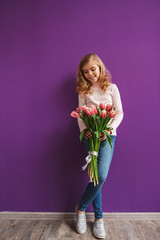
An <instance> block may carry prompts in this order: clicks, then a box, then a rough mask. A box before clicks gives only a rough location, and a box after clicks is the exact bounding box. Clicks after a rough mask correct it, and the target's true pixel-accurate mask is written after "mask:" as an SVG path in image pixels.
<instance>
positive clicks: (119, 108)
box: [110, 84, 124, 129]
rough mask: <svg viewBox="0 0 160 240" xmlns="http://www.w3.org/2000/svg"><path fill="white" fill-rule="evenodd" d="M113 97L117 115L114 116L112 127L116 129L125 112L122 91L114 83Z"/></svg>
mask: <svg viewBox="0 0 160 240" xmlns="http://www.w3.org/2000/svg"><path fill="white" fill-rule="evenodd" d="M112 99H113V107H114V108H115V112H116V115H115V117H114V118H113V121H112V123H111V124H110V127H112V128H113V129H116V128H117V127H118V126H119V124H120V123H121V121H122V119H123V115H124V113H123V108H122V102H121V97H120V93H119V90H118V88H117V86H116V85H115V84H114V88H113V95H112Z"/></svg>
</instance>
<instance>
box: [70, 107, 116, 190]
mask: <svg viewBox="0 0 160 240" xmlns="http://www.w3.org/2000/svg"><path fill="white" fill-rule="evenodd" d="M71 116H72V117H74V118H80V119H82V121H83V122H84V124H85V125H86V128H85V129H84V130H83V131H82V132H81V133H80V141H82V138H83V136H84V133H85V131H86V130H87V129H88V130H90V132H91V134H92V137H91V138H90V139H89V146H90V151H89V155H88V156H87V157H86V165H85V166H83V167H82V169H83V170H85V169H86V167H87V166H88V164H89V166H88V175H89V178H90V182H94V186H95V185H96V184H98V168H97V157H98V152H99V147H100V137H101V134H100V132H102V133H104V134H105V135H106V143H107V141H108V142H109V144H110V146H111V147H112V139H111V137H110V135H109V134H108V132H107V130H112V128H111V127H108V126H107V124H108V122H109V121H110V120H111V118H113V117H114V116H115V109H114V108H113V107H112V106H111V105H109V104H108V105H107V106H105V104H103V103H100V104H99V106H98V107H95V106H93V105H91V106H90V107H87V106H86V105H83V106H79V107H78V108H77V110H76V111H73V112H72V113H71Z"/></svg>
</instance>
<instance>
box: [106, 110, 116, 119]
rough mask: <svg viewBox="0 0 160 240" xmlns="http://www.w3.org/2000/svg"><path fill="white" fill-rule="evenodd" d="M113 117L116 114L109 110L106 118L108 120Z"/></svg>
mask: <svg viewBox="0 0 160 240" xmlns="http://www.w3.org/2000/svg"><path fill="white" fill-rule="evenodd" d="M115 115H116V113H115V111H114V110H111V111H109V112H108V116H109V117H110V118H114V116H115Z"/></svg>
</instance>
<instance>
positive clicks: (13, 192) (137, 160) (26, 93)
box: [0, 0, 160, 212]
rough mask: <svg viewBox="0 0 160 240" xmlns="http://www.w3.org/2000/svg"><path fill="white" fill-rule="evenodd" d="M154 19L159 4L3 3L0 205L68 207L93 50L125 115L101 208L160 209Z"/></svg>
mask: <svg viewBox="0 0 160 240" xmlns="http://www.w3.org/2000/svg"><path fill="white" fill-rule="evenodd" d="M159 23H160V2H159V0H154V1H153V0H135V1H134V2H132V1H130V0H128V1H127V0H122V1H119V0H112V1H106V0H101V1H98V0H97V1H96V0H88V1H82V0H81V1H75V0H70V1H62V0H59V1H52V0H41V1H40V0H37V1H31V0H30V1H25V0H24V1H20V0H19V1H18V0H15V1H11V0H8V1H4V0H1V2H0V36H1V38H0V67H1V70H0V81H1V86H0V109H1V115H0V158H1V159H0V200H1V203H0V210H1V211H41V212H42V211H48V212H50V211H51V212H61V211H62V212H65V211H66V212H67V211H74V207H75V205H76V204H77V202H78V200H79V199H80V197H81V195H82V192H83V191H84V189H85V185H86V184H87V183H88V176H87V171H86V172H82V171H81V166H82V165H84V151H83V146H82V145H81V144H80V142H79V129H78V126H77V122H76V120H74V119H72V118H71V117H70V112H71V111H72V110H73V109H75V108H76V107H77V95H76V93H75V80H76V71H77V67H78V63H79V61H80V59H81V58H82V57H83V56H84V55H85V54H87V53H90V52H95V53H97V54H98V55H99V56H100V57H101V59H102V60H103V62H104V63H105V65H106V66H107V68H108V69H109V70H110V71H111V73H112V77H113V82H114V83H116V84H117V86H118V88H119V90H120V93H121V98H122V103H123V108H124V113H125V114H124V119H123V122H122V123H121V125H120V127H119V128H118V135H117V140H116V147H115V153H114V157H113V161H112V164H111V168H110V171H109V175H108V178H107V181H106V183H105V185H104V187H103V211H105V212H132V211H133V212H134V211H136V212H138V211H140V212H141V211H143V212H149V211H153V212H154V211H160V191H159V182H160V174H159V169H160V161H159V140H158V135H159V133H160V127H159V120H158V117H159V112H158V111H159V110H158V109H159V104H158V103H159V102H160V101H159V87H160V81H159V76H160V67H159V59H160V45H159V43H160V31H159V29H160V28H159ZM89 210H91V207H90V208H89Z"/></svg>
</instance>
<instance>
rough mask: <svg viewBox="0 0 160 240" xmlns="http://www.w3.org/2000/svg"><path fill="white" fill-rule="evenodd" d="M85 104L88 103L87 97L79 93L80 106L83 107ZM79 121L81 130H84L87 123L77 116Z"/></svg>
mask: <svg viewBox="0 0 160 240" xmlns="http://www.w3.org/2000/svg"><path fill="white" fill-rule="evenodd" d="M85 104H86V102H85V97H81V96H80V95H78V106H80V107H82V106H83V105H85ZM77 121H78V126H79V130H80V132H82V131H83V130H84V129H85V128H86V125H85V124H84V122H83V121H82V119H80V118H77Z"/></svg>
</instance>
